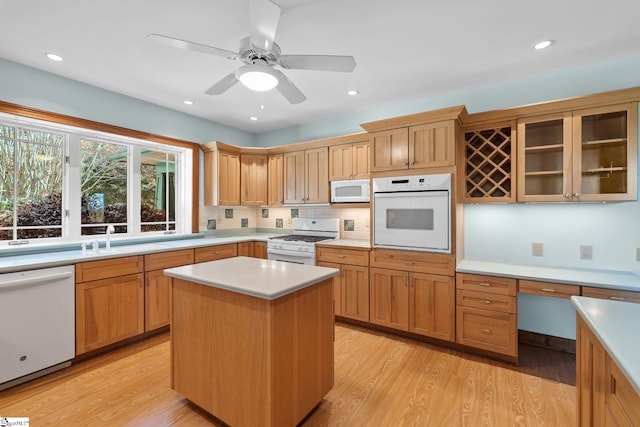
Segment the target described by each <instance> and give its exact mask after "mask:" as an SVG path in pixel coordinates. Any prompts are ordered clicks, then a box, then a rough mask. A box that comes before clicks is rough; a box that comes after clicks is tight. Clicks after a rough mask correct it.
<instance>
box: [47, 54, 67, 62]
mask: <svg viewBox="0 0 640 427" xmlns="http://www.w3.org/2000/svg"><path fill="white" fill-rule="evenodd" d="M45 55H47V58H49V59H50V60H52V61H57V62H61V61H64V58H63V57H62V56H60V55H56V54H55V53H45Z"/></svg>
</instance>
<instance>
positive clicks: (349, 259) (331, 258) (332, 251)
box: [316, 246, 369, 267]
mask: <svg viewBox="0 0 640 427" xmlns="http://www.w3.org/2000/svg"><path fill="white" fill-rule="evenodd" d="M316 259H317V260H318V261H323V262H335V263H340V264H351V265H362V266H365V267H366V266H368V265H369V251H368V250H366V251H359V250H355V249H337V248H326V247H323V246H316Z"/></svg>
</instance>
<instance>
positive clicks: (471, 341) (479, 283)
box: [456, 273, 518, 361]
mask: <svg viewBox="0 0 640 427" xmlns="http://www.w3.org/2000/svg"><path fill="white" fill-rule="evenodd" d="M516 295H517V281H516V280H515V279H509V278H504V277H492V276H483V275H477V274H465V273H458V274H457V275H456V342H458V343H459V344H462V345H465V346H468V347H472V348H477V349H480V350H485V351H490V352H492V353H496V354H500V355H503V356H506V358H508V359H509V360H512V361H516V360H517V358H518V317H517V298H516Z"/></svg>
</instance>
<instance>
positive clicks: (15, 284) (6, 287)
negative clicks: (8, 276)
mask: <svg viewBox="0 0 640 427" xmlns="http://www.w3.org/2000/svg"><path fill="white" fill-rule="evenodd" d="M71 275H72V274H71V272H66V273H56V274H48V275H44V276H35V277H27V278H25V279H15V280H8V281H6V282H3V283H0V292H4V291H13V290H18V289H25V288H29V287H32V286H42V285H46V284H47V283H48V282H53V281H56V280H62V279H66V278H68V277H71Z"/></svg>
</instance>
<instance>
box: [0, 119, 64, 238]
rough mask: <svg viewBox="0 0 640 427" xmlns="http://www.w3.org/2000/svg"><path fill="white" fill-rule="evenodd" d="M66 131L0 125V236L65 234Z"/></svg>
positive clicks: (59, 235) (36, 236)
mask: <svg viewBox="0 0 640 427" xmlns="http://www.w3.org/2000/svg"><path fill="white" fill-rule="evenodd" d="M64 143H65V138H64V136H63V135H59V134H55V133H50V132H43V131H38V130H34V129H24V128H21V127H13V126H4V125H0V152H1V157H0V175H1V177H2V180H1V182H0V240H18V239H35V238H52V237H61V236H62V211H63V209H62V185H63V171H64V168H63V165H64Z"/></svg>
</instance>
